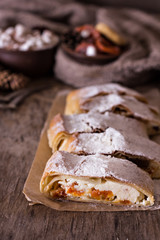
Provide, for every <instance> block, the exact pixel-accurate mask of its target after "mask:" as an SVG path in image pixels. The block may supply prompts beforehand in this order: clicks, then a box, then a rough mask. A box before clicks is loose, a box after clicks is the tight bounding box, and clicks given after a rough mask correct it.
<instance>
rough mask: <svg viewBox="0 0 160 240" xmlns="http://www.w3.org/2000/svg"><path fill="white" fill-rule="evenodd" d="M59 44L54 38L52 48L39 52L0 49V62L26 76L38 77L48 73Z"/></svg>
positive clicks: (57, 39)
mask: <svg viewBox="0 0 160 240" xmlns="http://www.w3.org/2000/svg"><path fill="white" fill-rule="evenodd" d="M58 43H59V38H58V36H56V40H55V44H54V45H53V46H52V47H49V48H45V49H41V50H29V51H20V50H6V49H0V62H1V63H2V64H4V65H6V66H7V67H9V68H11V69H13V70H15V71H19V72H22V73H24V74H26V75H28V76H40V75H44V74H46V73H48V72H49V71H50V70H51V69H52V67H53V63H54V56H55V52H56V49H57V46H58Z"/></svg>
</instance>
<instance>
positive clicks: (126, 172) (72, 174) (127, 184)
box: [40, 152, 154, 206]
mask: <svg viewBox="0 0 160 240" xmlns="http://www.w3.org/2000/svg"><path fill="white" fill-rule="evenodd" d="M40 190H41V192H42V193H45V194H46V195H47V196H49V197H50V198H52V199H67V200H72V201H82V202H103V203H108V204H119V205H138V206H139V205H142V206H149V205H153V204H154V197H153V183H152V180H151V178H150V177H149V175H148V174H147V173H146V172H144V171H143V170H141V169H140V168H138V167H137V166H136V165H135V164H133V163H131V162H129V161H126V160H124V159H121V160H119V159H117V158H114V157H110V156H108V157H107V156H103V155H90V156H76V155H72V154H70V153H67V152H56V153H54V154H53V155H52V157H51V158H50V159H49V161H48V162H47V164H46V167H45V170H44V173H43V176H42V179H41V182H40Z"/></svg>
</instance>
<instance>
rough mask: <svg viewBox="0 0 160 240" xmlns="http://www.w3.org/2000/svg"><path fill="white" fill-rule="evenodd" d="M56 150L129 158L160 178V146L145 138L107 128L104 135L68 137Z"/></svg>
mask: <svg viewBox="0 0 160 240" xmlns="http://www.w3.org/2000/svg"><path fill="white" fill-rule="evenodd" d="M54 148H55V150H61V151H67V152H71V153H75V154H84V155H87V154H96V153H100V154H105V155H112V156H116V157H120V158H127V159H129V160H131V161H133V162H135V163H136V164H137V165H138V166H139V167H141V168H143V169H144V170H145V171H147V172H148V173H150V174H151V176H152V177H153V178H160V145H159V144H157V143H155V142H153V141H151V140H149V139H147V138H144V137H140V136H136V135H132V134H128V133H127V132H122V131H117V130H115V129H113V128H107V129H106V131H105V132H103V133H77V134H72V135H69V136H68V137H66V138H65V139H64V140H63V141H62V142H61V143H60V144H59V145H57V149H56V146H54Z"/></svg>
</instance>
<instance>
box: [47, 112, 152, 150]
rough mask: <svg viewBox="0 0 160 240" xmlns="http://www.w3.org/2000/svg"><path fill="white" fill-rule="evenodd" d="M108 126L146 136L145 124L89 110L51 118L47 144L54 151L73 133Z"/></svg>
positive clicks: (102, 130) (95, 130) (99, 129)
mask: <svg viewBox="0 0 160 240" xmlns="http://www.w3.org/2000/svg"><path fill="white" fill-rule="evenodd" d="M109 127H112V128H114V129H116V130H117V131H127V133H128V134H133V135H137V136H143V137H146V138H148V135H147V131H146V127H145V124H143V123H142V122H140V121H137V120H135V119H132V118H126V117H124V116H121V115H117V114H114V113H111V112H106V113H105V114H100V113H98V112H96V113H94V114H93V113H90V112H89V113H86V114H73V115H62V114H57V115H56V116H55V117H54V118H53V119H52V121H51V123H50V127H49V130H48V140H49V146H50V147H51V148H52V149H53V152H54V151H56V150H57V146H58V145H59V144H60V143H61V142H62V141H63V140H65V139H66V138H67V137H68V136H69V135H71V134H73V133H87V132H88V133H94V132H97V133H98V132H104V131H105V130H106V129H107V128H109Z"/></svg>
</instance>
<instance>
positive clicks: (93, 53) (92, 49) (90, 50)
mask: <svg viewBox="0 0 160 240" xmlns="http://www.w3.org/2000/svg"><path fill="white" fill-rule="evenodd" d="M96 54H97V50H96V48H95V47H94V46H88V47H87V49H86V55H87V56H89V57H93V56H96Z"/></svg>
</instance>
